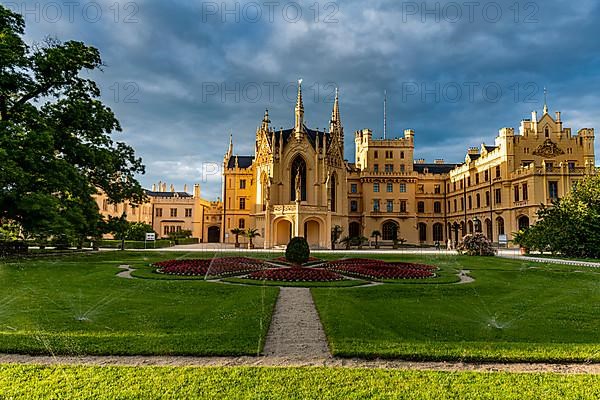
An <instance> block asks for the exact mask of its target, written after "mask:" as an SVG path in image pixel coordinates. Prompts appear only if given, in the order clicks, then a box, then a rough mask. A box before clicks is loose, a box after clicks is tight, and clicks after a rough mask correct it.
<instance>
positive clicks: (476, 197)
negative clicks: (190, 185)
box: [475, 193, 481, 208]
mask: <svg viewBox="0 0 600 400" xmlns="http://www.w3.org/2000/svg"><path fill="white" fill-rule="evenodd" d="M475 206H476V207H477V208H480V207H481V195H480V194H479V193H477V194H476V195H475Z"/></svg>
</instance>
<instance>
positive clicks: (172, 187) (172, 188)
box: [170, 183, 175, 193]
mask: <svg viewBox="0 0 600 400" xmlns="http://www.w3.org/2000/svg"><path fill="white" fill-rule="evenodd" d="M170 189H171V193H175V186H174V185H173V184H172V183H171V188H170Z"/></svg>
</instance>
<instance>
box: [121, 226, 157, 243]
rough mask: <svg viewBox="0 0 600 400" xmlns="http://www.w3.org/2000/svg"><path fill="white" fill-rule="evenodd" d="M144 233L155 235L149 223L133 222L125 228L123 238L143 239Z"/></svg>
mask: <svg viewBox="0 0 600 400" xmlns="http://www.w3.org/2000/svg"><path fill="white" fill-rule="evenodd" d="M146 233H154V234H155V235H157V234H156V232H154V229H152V226H151V225H148V224H146V223H143V222H134V223H132V224H130V225H129V227H128V228H127V233H126V234H125V239H127V240H138V241H143V240H145V239H146ZM157 236H158V235H157Z"/></svg>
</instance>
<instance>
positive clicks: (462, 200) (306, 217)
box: [205, 81, 595, 248]
mask: <svg viewBox="0 0 600 400" xmlns="http://www.w3.org/2000/svg"><path fill="white" fill-rule="evenodd" d="M294 115H295V123H294V126H293V127H292V128H289V129H274V128H273V127H272V126H271V121H270V116H269V113H268V111H267V112H265V115H264V118H263V120H262V122H261V124H260V126H259V128H258V129H257V130H256V144H255V151H254V155H247V156H242V155H235V154H234V152H233V141H232V140H231V139H230V143H229V148H228V150H227V153H226V154H225V157H224V160H223V204H222V219H221V228H220V232H219V236H220V240H221V241H224V242H227V243H233V242H234V241H235V239H234V237H233V235H231V234H229V232H230V231H231V229H233V228H238V227H239V228H243V229H247V228H256V229H258V231H259V233H260V234H261V236H260V237H259V238H257V239H256V240H255V243H256V244H257V245H259V246H262V247H264V248H272V247H277V246H284V245H286V244H287V243H288V241H289V239H290V238H291V237H294V236H304V237H306V239H307V240H308V242H309V244H310V245H311V247H313V248H329V247H331V241H332V230H333V229H334V228H336V227H339V228H341V230H342V233H341V235H342V236H349V237H360V236H365V237H370V236H371V235H372V233H373V232H374V231H379V232H380V233H381V235H382V237H381V238H380V239H381V241H383V242H384V243H386V242H387V243H391V241H392V239H393V238H394V235H396V237H397V238H398V239H404V240H405V241H406V243H409V244H428V245H432V244H434V243H435V242H440V243H445V242H447V241H448V239H450V240H452V241H453V242H458V241H460V239H461V238H462V237H463V236H464V235H466V234H468V233H473V232H483V233H484V234H485V235H487V236H488V237H489V238H490V239H492V240H493V241H494V242H503V241H505V240H511V236H512V234H513V233H514V232H516V231H518V230H519V229H522V228H525V227H527V226H529V225H530V224H531V223H533V222H535V219H536V211H537V209H538V208H539V206H540V204H551V202H552V201H553V200H554V199H557V198H559V197H561V196H563V195H564V194H565V193H567V192H568V191H569V190H570V189H571V187H572V186H573V185H574V184H575V183H576V182H577V181H578V180H580V179H581V178H582V177H584V176H586V175H588V174H593V173H594V172H595V157H594V130H593V129H589V128H584V129H580V130H579V131H578V132H577V133H576V134H572V132H571V129H570V128H565V127H563V123H562V121H561V114H560V113H559V112H556V114H555V115H554V117H553V116H551V115H550V114H549V113H548V107H547V106H546V105H545V106H544V110H543V113H542V114H541V116H540V117H539V118H538V115H537V113H536V112H533V113H532V115H531V119H526V120H523V121H522V122H521V126H520V129H519V132H518V133H515V132H514V129H512V128H503V129H501V130H500V131H499V134H498V136H497V137H496V139H495V142H494V144H493V145H486V144H482V145H481V146H480V147H473V148H470V149H468V151H467V154H466V156H465V159H464V162H462V163H457V164H448V163H445V162H444V161H443V160H436V161H435V162H433V163H425V161H424V160H415V159H414V138H415V132H414V131H413V130H410V129H407V130H405V131H404V135H403V137H402V138H397V139H375V138H373V132H372V131H371V130H369V129H363V130H360V131H357V132H356V133H355V134H354V144H355V161H354V163H350V162H348V161H346V160H344V128H343V124H342V119H341V115H340V105H339V96H338V94H337V92H336V96H335V101H334V105H333V110H332V113H331V119H330V121H329V128H328V129H327V130H325V129H324V130H322V131H320V130H317V129H311V128H309V127H307V126H306V125H305V123H304V105H303V101H302V87H301V81H300V82H299V84H298V94H297V100H296V106H295V109H294ZM214 236H215V232H214V231H213V237H212V238H211V239H212V240H211V241H214V240H215V237H214ZM205 237H208V233H207V234H206V235H205Z"/></svg>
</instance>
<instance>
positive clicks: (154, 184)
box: [152, 183, 156, 192]
mask: <svg viewBox="0 0 600 400" xmlns="http://www.w3.org/2000/svg"><path fill="white" fill-rule="evenodd" d="M152 191H153V192H156V183H153V184H152Z"/></svg>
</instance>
